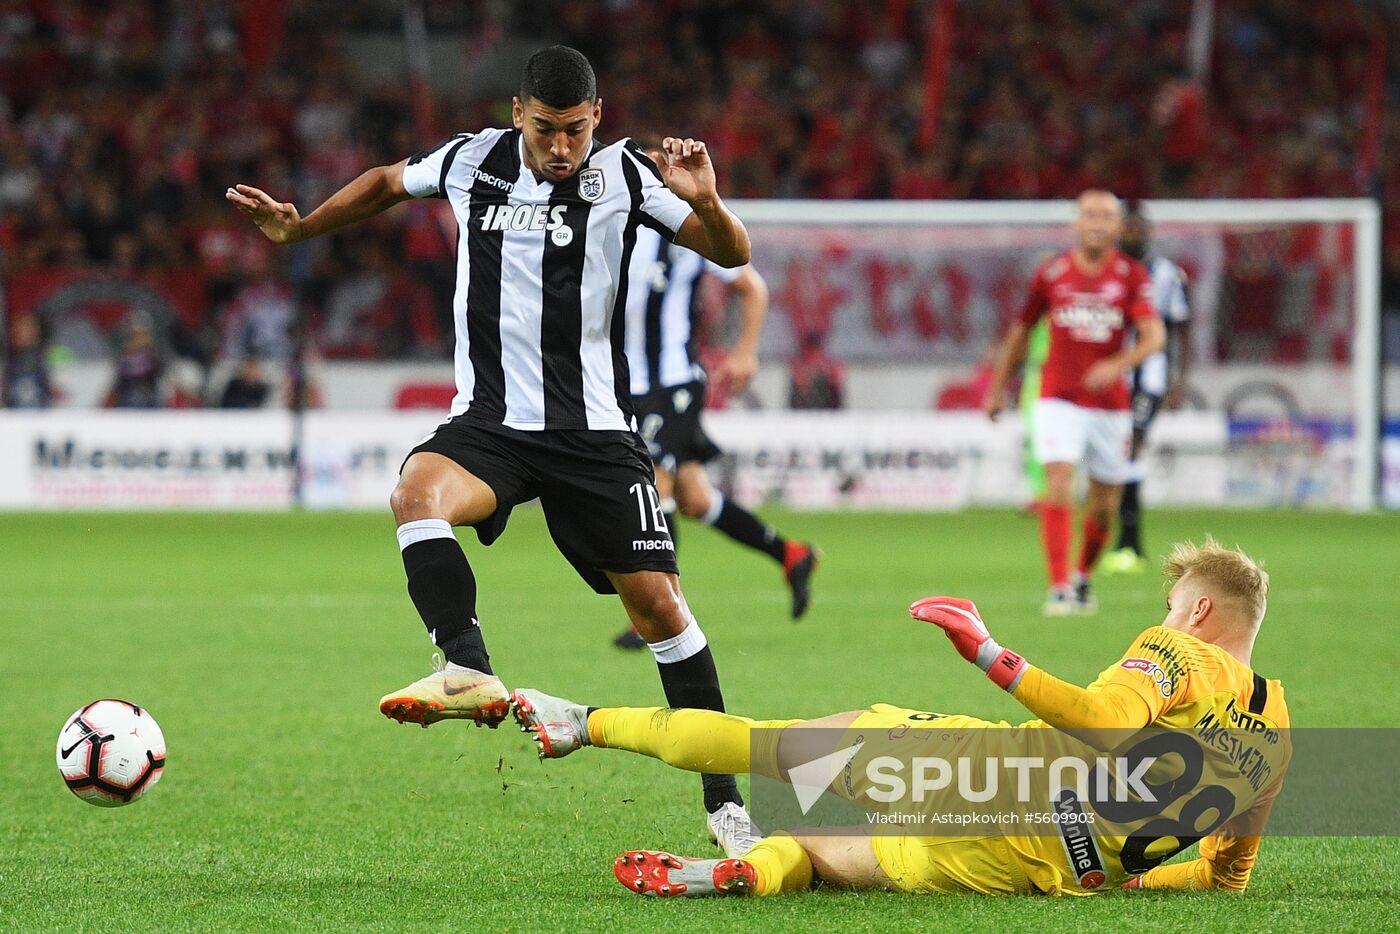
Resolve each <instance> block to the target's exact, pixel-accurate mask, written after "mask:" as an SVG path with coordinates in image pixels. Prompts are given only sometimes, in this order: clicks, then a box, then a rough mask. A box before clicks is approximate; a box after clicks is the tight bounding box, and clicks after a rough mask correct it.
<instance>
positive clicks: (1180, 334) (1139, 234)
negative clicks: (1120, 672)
mask: <svg viewBox="0 0 1400 934" xmlns="http://www.w3.org/2000/svg"><path fill="white" fill-rule="evenodd" d="M1151 244H1152V224H1151V222H1149V221H1148V219H1147V212H1146V210H1145V209H1144V208H1143V205H1142V202H1140V201H1129V202H1128V203H1127V204H1126V205H1125V206H1124V210H1123V235H1122V236H1121V237H1120V238H1119V241H1118V248H1119V249H1121V250H1122V251H1123V252H1124V253H1126V254H1128V255H1129V256H1131V257H1132V258H1133V259H1135V260H1137V261H1138V262H1140V263H1142V264H1143V265H1144V266H1146V267H1147V274H1148V276H1149V277H1150V278H1151V280H1152V303H1153V304H1154V305H1156V306H1157V312H1158V314H1160V315H1161V316H1162V323H1163V324H1164V325H1166V328H1167V346H1166V348H1165V349H1164V350H1162V351H1160V352H1158V353H1155V354H1153V355H1152V356H1150V357H1148V358H1147V359H1146V360H1144V361H1143V362H1142V365H1141V366H1139V367H1138V368H1137V369H1136V370H1134V371H1133V376H1132V384H1133V398H1132V411H1133V441H1132V447H1131V449H1130V451H1129V456H1130V457H1131V459H1132V464H1131V468H1130V469H1131V474H1130V476H1129V478H1128V481H1127V482H1126V483H1124V484H1123V498H1122V499H1121V500H1120V501H1119V505H1118V519H1119V521H1118V544H1117V546H1115V548H1114V550H1113V551H1111V552H1109V553H1108V554H1106V555H1104V559H1103V565H1102V566H1103V570H1104V573H1105V574H1140V573H1142V572H1143V571H1145V570H1146V569H1147V554H1146V552H1145V551H1144V549H1143V546H1142V506H1141V503H1140V500H1139V499H1138V491H1139V489H1140V488H1141V486H1142V479H1143V473H1144V467H1143V463H1142V448H1143V442H1144V441H1145V440H1146V439H1147V429H1148V427H1149V426H1151V424H1152V420H1153V419H1154V418H1156V417H1157V411H1158V410H1159V409H1160V408H1162V407H1163V406H1165V407H1166V408H1167V409H1176V408H1179V407H1180V406H1181V402H1182V399H1183V398H1184V396H1185V393H1186V368H1187V366H1188V364H1189V362H1190V357H1191V337H1190V335H1191V308H1190V305H1189V304H1188V303H1187V301H1186V273H1185V272H1183V271H1182V269H1181V267H1180V266H1178V265H1177V264H1176V263H1174V262H1172V261H1171V260H1169V259H1167V258H1166V257H1165V256H1162V255H1160V254H1155V253H1152V252H1151Z"/></svg>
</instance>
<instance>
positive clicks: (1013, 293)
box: [734, 199, 1381, 509]
mask: <svg viewBox="0 0 1400 934" xmlns="http://www.w3.org/2000/svg"><path fill="white" fill-rule="evenodd" d="M734 207H735V210H736V212H737V213H738V214H739V215H740V216H741V217H742V218H743V219H744V221H745V223H746V224H747V225H748V227H749V229H750V232H751V234H752V238H753V243H754V264H755V266H756V268H758V269H759V270H761V271H762V273H763V275H764V276H765V278H766V279H767V280H768V284H769V288H770V290H771V293H772V303H773V312H772V321H771V322H770V325H769V327H768V328H767V329H766V331H765V334H764V347H763V350H764V352H765V358H766V359H768V360H785V361H793V360H799V359H801V358H805V357H813V358H814V359H818V360H829V361H836V363H837V364H839V368H840V369H841V371H842V378H843V379H844V381H845V384H846V385H845V387H844V389H845V392H844V400H843V402H844V406H845V407H846V408H853V409H860V410H872V409H873V410H882V409H883V410H903V411H909V412H911V413H912V410H916V409H917V410H922V411H925V412H926V411H929V410H935V411H941V412H949V413H953V412H956V411H957V410H958V409H960V408H961V409H964V410H966V409H970V408H973V407H975V405H976V399H977V396H978V391H979V385H978V381H979V367H983V368H984V367H985V361H986V357H987V353H988V348H989V347H991V346H992V345H993V343H994V342H995V341H996V340H997V338H998V336H999V335H1000V334H1001V333H1002V332H1003V331H1004V329H1005V327H1006V325H1007V324H1008V322H1009V321H1010V320H1011V318H1012V317H1013V316H1014V315H1015V314H1016V312H1017V310H1018V309H1019V308H1020V305H1021V303H1022V301H1023V297H1024V295H1025V291H1026V287H1027V283H1028V281H1029V278H1030V275H1031V273H1032V271H1033V269H1034V268H1035V266H1036V264H1037V263H1038V262H1039V261H1040V260H1041V259H1043V258H1044V257H1045V256H1046V255H1047V254H1049V253H1050V252H1051V251H1056V250H1061V249H1064V248H1065V247H1066V246H1067V245H1068V243H1069V238H1070V231H1069V228H1068V224H1069V222H1070V220H1071V219H1072V213H1073V205H1072V204H1071V203H1068V202H810V201H809V202H786V201H746V202H739V203H737V204H736V205H735V206H734ZM1146 211H1147V214H1148V217H1149V219H1150V221H1151V223H1152V225H1153V240H1152V252H1153V253H1154V254H1157V255H1164V256H1166V257H1168V258H1170V259H1172V260H1174V261H1175V262H1176V263H1177V264H1178V265H1179V266H1181V268H1182V269H1183V270H1184V271H1185V273H1186V275H1187V277H1188V280H1189V284H1188V287H1187V295H1188V300H1189V303H1190V306H1191V312H1192V326H1191V330H1190V338H1189V342H1190V372H1189V376H1188V379H1187V380H1186V382H1187V384H1188V386H1189V392H1188V393H1187V397H1186V400H1185V405H1184V407H1183V409H1184V411H1185V412H1186V413H1190V415H1189V416H1188V415H1184V414H1181V413H1168V414H1167V415H1165V416H1164V417H1163V418H1162V420H1161V422H1160V424H1161V425H1162V429H1161V431H1160V433H1159V432H1157V430H1156V429H1154V434H1155V435H1158V437H1156V438H1155V446H1156V448H1157V450H1156V452H1155V456H1151V457H1150V459H1149V470H1150V471H1151V473H1149V480H1150V481H1152V482H1149V483H1148V484H1146V485H1145V490H1146V491H1147V495H1148V496H1153V495H1154V494H1155V496H1156V497H1158V498H1159V499H1167V500H1175V501H1178V502H1183V503H1219V504H1222V505H1224V504H1229V505H1260V506H1273V505H1308V506H1330V507H1349V508H1356V509H1369V508H1372V507H1373V506H1374V505H1375V504H1376V502H1377V494H1378V466H1379V451H1380V437H1379V435H1380V431H1379V428H1380V388H1381V379H1380V364H1379V346H1378V345H1379V295H1378V289H1379V257H1378V249H1379V212H1378V209H1377V207H1376V205H1375V204H1374V203H1373V202H1371V201H1367V200H1359V199H1358V200H1275V201H1223V200H1202V201H1156V202H1148V203H1147V204H1146ZM802 365H803V364H802V363H798V364H795V365H794V367H795V368H800V367H801V366H802ZM982 378H983V379H984V377H982ZM782 391H786V390H782ZM914 424H919V422H918V420H917V419H916V420H914V421H911V425H914ZM948 424H949V425H954V424H958V425H964V424H967V422H966V421H965V420H962V421H958V420H954V421H950V422H948ZM1172 425H1174V426H1175V427H1174V428H1173V427H1169V426H1172ZM1188 426H1195V427H1188ZM1202 426H1204V427H1202ZM974 447H975V445H974ZM990 457H991V454H990V453H987V454H986V457H985V458H984V460H987V461H988V462H987V463H984V464H982V465H981V467H979V468H978V469H977V470H975V471H974V473H977V472H980V471H985V470H988V469H991V464H990ZM975 480H976V478H975V477H974V478H973V482H974V494H973V496H972V501H973V502H976V501H977V500H979V499H985V500H988V501H997V500H998V499H1001V498H1004V499H1005V500H1014V499H1015V498H1016V496H1017V493H1016V492H1015V491H1011V490H1006V489H1004V487H1005V485H1006V484H1005V483H998V484H992V485H991V486H990V487H989V486H988V484H982V485H981V486H980V487H979V486H977V485H976V483H975ZM856 482H859V478H856ZM998 486H1000V487H1002V489H997V488H996V487H998ZM757 492H763V491H757ZM769 492H770V493H771V492H772V491H771V490H770V491H769ZM1002 494H1005V495H1004V497H1003V496H1002Z"/></svg>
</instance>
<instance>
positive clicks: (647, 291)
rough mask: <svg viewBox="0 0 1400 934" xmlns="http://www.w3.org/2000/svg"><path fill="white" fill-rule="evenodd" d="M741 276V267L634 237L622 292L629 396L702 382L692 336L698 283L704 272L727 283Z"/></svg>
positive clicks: (654, 238) (643, 234)
mask: <svg viewBox="0 0 1400 934" xmlns="http://www.w3.org/2000/svg"><path fill="white" fill-rule="evenodd" d="M741 271H742V267H740V268H739V269H725V268H724V267H723V266H717V265H715V264H714V263H712V262H710V261H709V260H707V259H705V257H703V256H701V255H700V254H699V253H696V252H695V251H694V250H687V249H686V248H685V247H682V246H676V245H675V244H674V243H671V242H670V241H669V240H667V239H666V238H665V237H663V236H661V235H660V234H658V233H656V232H655V231H654V230H651V229H643V230H640V231H638V232H637V244H636V247H635V248H634V249H633V250H632V268H631V270H630V271H629V273H628V281H629V283H630V285H629V287H628V290H627V368H628V369H629V370H631V371H632V395H633V396H641V395H644V394H646V393H648V392H650V391H651V390H653V389H670V388H672V387H674V386H680V385H682V384H684V383H690V382H694V381H695V380H700V379H704V378H705V370H704V368H703V367H701V366H700V357H699V346H698V341H697V337H698V335H697V333H696V324H697V323H698V321H697V319H698V317H699V312H700V288H699V286H700V279H701V277H702V276H704V275H705V273H707V272H708V273H712V274H714V275H715V276H718V277H719V279H720V280H721V281H723V282H726V283H729V282H733V281H734V280H735V279H737V278H739V274H740V272H741Z"/></svg>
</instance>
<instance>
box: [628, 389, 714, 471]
mask: <svg viewBox="0 0 1400 934" xmlns="http://www.w3.org/2000/svg"><path fill="white" fill-rule="evenodd" d="M632 405H633V407H634V408H635V409H636V410H637V425H638V427H639V429H640V430H641V433H642V440H643V441H645V442H646V445H647V451H648V452H649V453H650V454H651V460H652V463H654V464H656V465H657V466H659V467H661V468H663V469H665V470H668V471H670V472H671V473H675V472H676V468H677V467H678V466H680V465H681V464H685V463H688V462H690V461H698V462H699V463H702V464H707V463H709V462H710V461H712V460H714V459H715V458H716V457H719V455H720V449H719V446H718V445H716V444H715V443H714V442H713V441H711V440H710V436H709V435H707V434H705V429H704V428H703V427H701V425H700V413H701V412H702V411H704V408H705V383H704V381H703V380H696V381H695V382H691V383H684V384H682V385H680V386H672V387H670V388H669V389H653V390H652V391H651V392H649V393H647V394H646V395H642V396H637V397H635V398H633V400H632Z"/></svg>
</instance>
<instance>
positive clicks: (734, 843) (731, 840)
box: [705, 801, 763, 859]
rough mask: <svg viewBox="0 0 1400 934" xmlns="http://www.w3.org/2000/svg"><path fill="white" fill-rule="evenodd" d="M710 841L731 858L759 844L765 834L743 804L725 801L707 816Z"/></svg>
mask: <svg viewBox="0 0 1400 934" xmlns="http://www.w3.org/2000/svg"><path fill="white" fill-rule="evenodd" d="M705 826H706V829H707V830H708V831H709V834H710V842H711V843H713V844H714V845H715V846H717V847H719V848H720V849H721V850H723V851H724V855H725V856H728V857H730V858H731V859H738V858H739V857H740V856H743V855H744V854H745V853H747V852H748V851H749V850H751V849H753V848H754V847H755V846H757V845H758V842H759V841H760V840H762V839H763V834H762V833H761V832H760V831H759V829H758V826H757V825H756V824H755V823H754V822H753V818H752V817H749V812H748V811H746V810H744V806H743V805H742V804H735V803H734V802H733V801H727V802H725V803H724V804H723V805H722V806H721V807H720V809H719V810H718V811H715V812H714V813H713V814H711V815H710V816H709V817H707V818H705Z"/></svg>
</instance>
